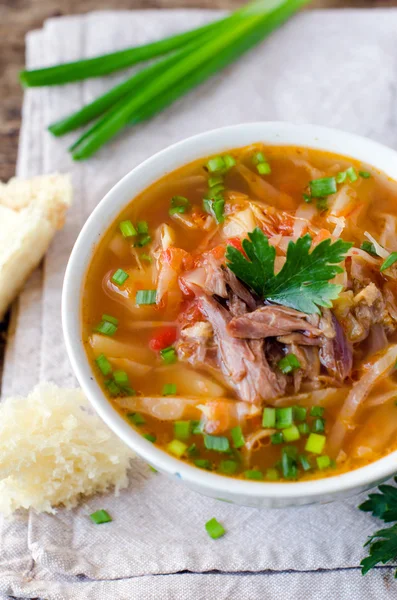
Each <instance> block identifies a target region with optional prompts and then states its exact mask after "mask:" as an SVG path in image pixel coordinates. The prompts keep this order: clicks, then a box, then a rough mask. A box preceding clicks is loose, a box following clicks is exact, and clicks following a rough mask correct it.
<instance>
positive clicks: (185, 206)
mask: <svg viewBox="0 0 397 600" xmlns="http://www.w3.org/2000/svg"><path fill="white" fill-rule="evenodd" d="M189 208H190V203H189V200H188V199H187V198H185V196H173V197H172V198H171V207H170V209H169V211H168V213H169V214H170V215H171V216H172V215H175V214H176V213H180V214H182V213H185V212H186V211H187V210H189Z"/></svg>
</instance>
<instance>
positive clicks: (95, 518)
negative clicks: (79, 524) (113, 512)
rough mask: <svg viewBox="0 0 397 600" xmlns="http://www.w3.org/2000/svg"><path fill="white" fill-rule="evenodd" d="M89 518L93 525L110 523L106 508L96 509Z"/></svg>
mask: <svg viewBox="0 0 397 600" xmlns="http://www.w3.org/2000/svg"><path fill="white" fill-rule="evenodd" d="M90 519H91V521H92V522H93V523H95V525H102V523H110V521H111V520H112V517H111V516H110V515H109V513H108V512H107V511H106V510H103V509H102V510H97V511H95V512H94V513H92V514H91V515H90Z"/></svg>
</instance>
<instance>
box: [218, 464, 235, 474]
mask: <svg viewBox="0 0 397 600" xmlns="http://www.w3.org/2000/svg"><path fill="white" fill-rule="evenodd" d="M237 467H238V464H237V463H236V461H235V460H221V462H220V464H219V471H220V472H221V473H224V474H225V475H233V474H234V473H235V472H236V471H237Z"/></svg>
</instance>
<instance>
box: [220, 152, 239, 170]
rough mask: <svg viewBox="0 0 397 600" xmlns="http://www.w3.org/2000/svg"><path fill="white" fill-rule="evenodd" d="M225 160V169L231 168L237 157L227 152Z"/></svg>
mask: <svg viewBox="0 0 397 600" xmlns="http://www.w3.org/2000/svg"><path fill="white" fill-rule="evenodd" d="M223 162H224V163H225V169H227V170H229V169H231V168H232V167H234V165H235V164H236V159H235V158H233V156H232V155H231V154H225V156H224V157H223Z"/></svg>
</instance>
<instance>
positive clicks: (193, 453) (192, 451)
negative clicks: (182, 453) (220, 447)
mask: <svg viewBox="0 0 397 600" xmlns="http://www.w3.org/2000/svg"><path fill="white" fill-rule="evenodd" d="M187 453H188V455H189V456H190V457H193V456H199V454H200V450H199V449H198V448H197V446H196V444H194V443H193V444H191V445H190V446H189V448H188V449H187Z"/></svg>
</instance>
